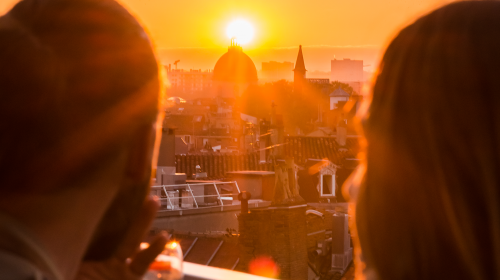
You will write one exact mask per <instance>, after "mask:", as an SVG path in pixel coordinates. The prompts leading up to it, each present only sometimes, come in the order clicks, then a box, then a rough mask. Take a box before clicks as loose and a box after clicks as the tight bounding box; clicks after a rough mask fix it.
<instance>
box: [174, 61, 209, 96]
mask: <svg viewBox="0 0 500 280" xmlns="http://www.w3.org/2000/svg"><path fill="white" fill-rule="evenodd" d="M165 70H167V78H168V81H169V82H170V88H169V89H168V90H169V95H170V96H180V97H182V98H185V99H186V98H187V99H192V98H196V97H199V96H200V95H201V93H203V92H207V91H210V90H211V89H212V76H213V72H211V71H210V70H206V71H201V69H200V70H193V69H190V70H189V71H187V70H184V69H171V66H170V65H169V66H165Z"/></svg>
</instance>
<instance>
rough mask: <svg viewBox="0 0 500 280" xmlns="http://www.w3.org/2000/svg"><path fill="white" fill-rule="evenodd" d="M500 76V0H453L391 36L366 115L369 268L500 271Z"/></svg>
mask: <svg viewBox="0 0 500 280" xmlns="http://www.w3.org/2000/svg"><path fill="white" fill-rule="evenodd" d="M499 77H500V2H493V1H491V2H490V1H485V2H481V1H478V2H458V3H454V4H450V5H448V6H445V7H444V8H441V9H438V10H436V11H434V12H432V13H431V14H429V15H427V16H424V17H422V18H421V19H419V20H417V21H416V22H415V23H413V24H412V25H410V26H408V27H406V28H405V29H404V30H402V31H401V32H400V33H399V35H398V36H397V37H396V38H395V39H394V40H393V42H392V43H391V44H390V46H389V47H388V49H387V51H386V53H385V55H384V57H383V60H382V64H381V66H380V72H379V74H378V78H377V80H376V83H375V86H374V90H373V96H372V102H371V105H370V107H369V109H368V110H367V112H366V115H365V116H364V118H365V119H364V120H363V121H362V125H363V130H364V134H365V137H366V144H367V146H366V161H365V163H366V165H365V166H364V167H365V170H364V176H359V178H361V180H359V181H358V182H359V183H360V189H359V193H358V197H357V206H356V207H357V208H356V227H357V234H358V236H359V241H360V245H361V251H362V255H363V258H364V261H365V263H366V270H365V273H366V276H367V278H368V279H383V280H390V279H406V280H408V279H500V84H499V83H498V81H499ZM362 173H363V171H361V170H360V172H359V173H358V175H363V174H362ZM354 178H356V176H354Z"/></svg>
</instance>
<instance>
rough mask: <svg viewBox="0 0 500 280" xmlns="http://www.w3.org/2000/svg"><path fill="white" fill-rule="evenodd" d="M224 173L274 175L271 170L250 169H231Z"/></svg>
mask: <svg viewBox="0 0 500 280" xmlns="http://www.w3.org/2000/svg"><path fill="white" fill-rule="evenodd" d="M226 174H235V175H261V176H264V175H274V172H273V171H252V170H245V171H231V172H227V173H226Z"/></svg>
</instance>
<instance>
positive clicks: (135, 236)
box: [115, 197, 160, 261]
mask: <svg viewBox="0 0 500 280" xmlns="http://www.w3.org/2000/svg"><path fill="white" fill-rule="evenodd" d="M159 207H160V204H159V202H158V198H157V197H148V198H147V199H146V201H145V202H144V205H143V206H142V208H141V210H140V211H139V213H138V214H137V217H136V218H135V219H134V221H133V222H132V224H131V226H130V228H129V230H128V232H127V234H126V235H125V238H124V239H123V242H122V244H120V246H119V247H118V249H117V251H116V254H115V257H116V258H117V259H119V260H121V261H125V260H126V259H127V258H129V257H130V256H132V255H133V254H134V253H135V252H136V251H137V248H138V247H139V244H140V243H141V241H142V239H143V238H144V236H145V235H146V233H147V231H148V230H149V228H150V226H151V223H152V222H153V220H154V218H155V216H156V212H157V211H158V209H159Z"/></svg>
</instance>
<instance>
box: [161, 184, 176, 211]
mask: <svg viewBox="0 0 500 280" xmlns="http://www.w3.org/2000/svg"><path fill="white" fill-rule="evenodd" d="M162 188H163V191H164V192H165V195H166V196H167V200H168V203H169V204H170V207H172V210H174V205H173V204H172V201H170V196H169V195H168V192H167V189H166V188H165V186H163V187H162Z"/></svg>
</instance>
